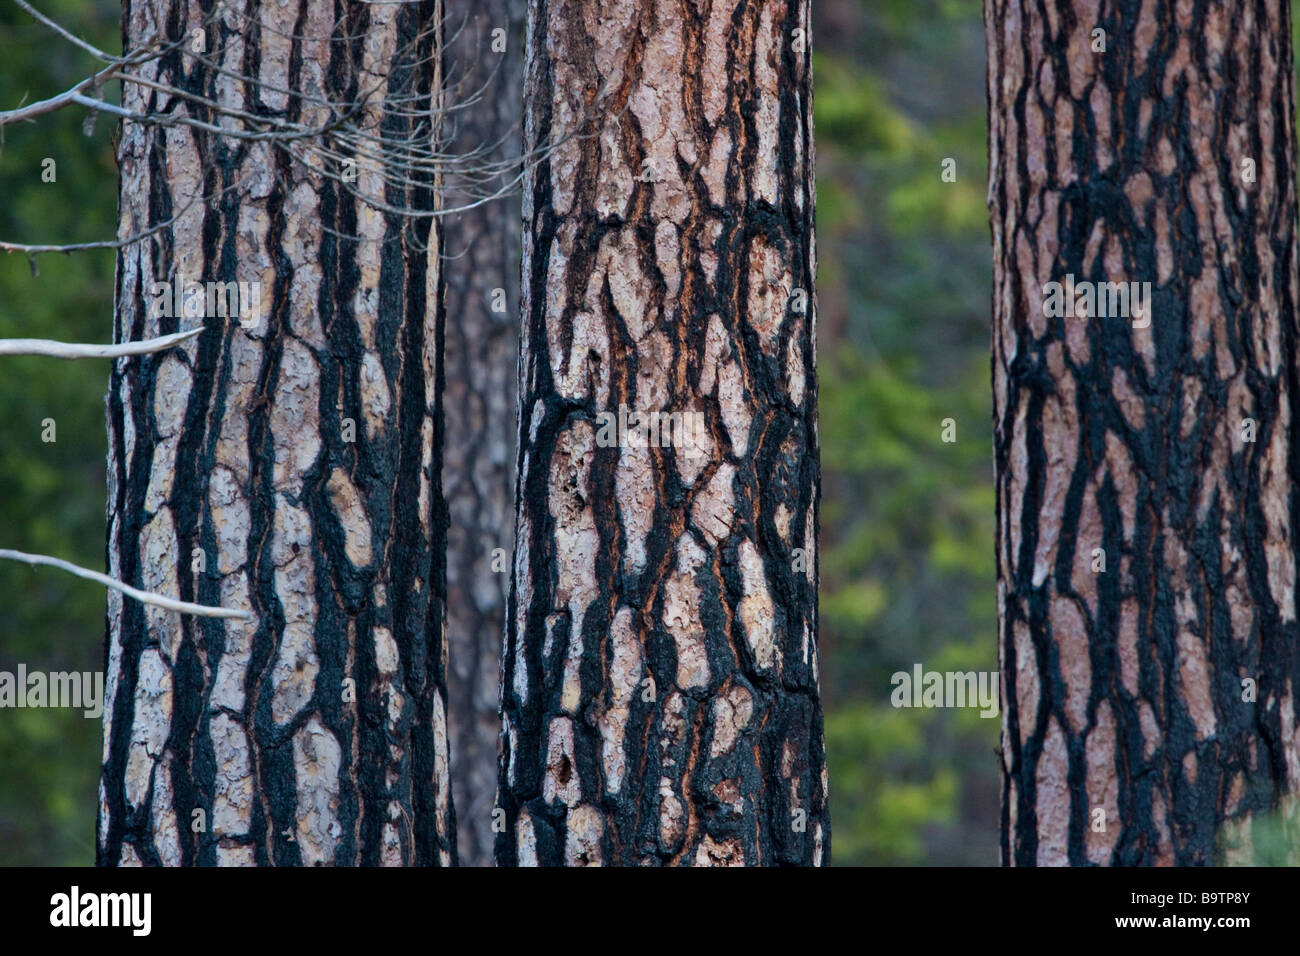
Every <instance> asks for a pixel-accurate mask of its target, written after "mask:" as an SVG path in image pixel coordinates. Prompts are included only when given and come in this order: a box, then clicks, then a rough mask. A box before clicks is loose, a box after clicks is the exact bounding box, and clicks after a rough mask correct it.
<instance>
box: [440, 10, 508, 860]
mask: <svg viewBox="0 0 1300 956" xmlns="http://www.w3.org/2000/svg"><path fill="white" fill-rule="evenodd" d="M523 10H524V3H523V0H452V2H451V3H449V4H448V7H447V26H446V30H447V35H448V41H447V47H446V51H445V61H444V62H445V63H446V68H445V70H444V73H445V76H446V82H447V84H448V86H449V87H451V88H454V89H457V90H458V91H459V93H458V96H457V97H456V98H455V101H454V102H451V103H449V104H448V108H449V111H450V112H449V115H448V117H447V120H446V126H445V128H446V139H447V140H448V141H449V142H450V144H451V151H452V152H453V153H454V154H455V155H457V156H466V155H471V154H475V155H477V156H480V157H481V159H480V160H476V161H475V162H474V164H473V165H474V167H475V168H479V167H481V166H482V160H490V161H494V162H498V163H501V162H509V161H511V160H517V158H518V156H519V145H520V140H519V135H520V132H521V119H522V117H521V109H522V103H521V94H522V92H523V38H524V37H523ZM498 30H500V31H504V34H501V33H497V32H496V31H498ZM475 97H478V102H472V103H470V102H469V101H471V100H473V98H475ZM459 103H468V104H469V105H465V106H464V107H463V108H460V107H458V104H459ZM474 151H479V152H478V153H474ZM516 174H517V171H516V170H514V169H510V170H508V171H507V172H505V173H504V174H502V175H491V176H486V177H485V176H483V175H482V174H478V175H474V174H473V170H471V171H468V172H467V175H465V176H463V177H449V179H448V182H447V192H446V200H445V202H446V206H447V207H448V208H456V207H459V206H464V205H469V204H472V203H474V202H475V201H476V200H478V199H481V198H483V196H484V195H490V194H491V193H492V192H494V191H496V190H498V189H500V188H501V187H502V186H503V185H504V184H506V183H508V182H510V180H512V179H513V177H514V176H515V175H516ZM443 229H444V232H443V247H444V248H445V249H446V251H447V253H446V254H447V266H446V268H445V269H444V270H443V283H444V287H445V291H444V294H443V304H444V308H445V311H446V314H447V315H448V316H450V317H451V321H450V322H447V323H446V339H447V345H446V366H447V383H446V390H445V403H446V418H447V428H446V443H445V446H444V448H443V485H444V488H445V489H446V494H447V507H448V513H449V515H450V519H451V520H450V525H449V527H448V531H447V639H448V643H449V645H450V653H451V670H450V672H449V673H448V675H447V680H448V688H447V694H448V697H449V699H450V707H449V715H448V717H449V724H450V731H451V778H452V793H453V796H454V797H455V802H456V806H457V807H458V808H459V813H458V815H457V816H458V820H457V839H458V842H459V844H460V862H461V864H462V865H468V866H491V865H492V844H493V834H492V808H493V801H494V799H495V796H496V781H497V738H498V737H499V735H500V730H501V716H500V710H499V707H500V679H501V635H502V632H503V630H504V627H505V599H506V582H507V580H508V574H509V569H510V562H509V558H508V555H509V554H510V551H511V548H512V547H513V532H514V515H513V512H512V507H513V502H514V447H515V436H514V426H515V406H514V402H515V380H516V377H517V369H516V362H517V359H518V348H519V336H518V333H517V331H516V329H517V327H518V315H519V311H518V308H519V229H520V227H519V196H518V187H517V185H516V186H514V187H512V189H511V191H510V194H509V195H507V196H504V197H501V198H498V199H494V200H492V201H490V202H486V203H484V204H482V205H479V206H477V207H475V208H472V209H469V210H468V211H466V212H463V213H455V214H452V215H449V216H448V217H447V219H446V220H445V221H444V225H443Z"/></svg>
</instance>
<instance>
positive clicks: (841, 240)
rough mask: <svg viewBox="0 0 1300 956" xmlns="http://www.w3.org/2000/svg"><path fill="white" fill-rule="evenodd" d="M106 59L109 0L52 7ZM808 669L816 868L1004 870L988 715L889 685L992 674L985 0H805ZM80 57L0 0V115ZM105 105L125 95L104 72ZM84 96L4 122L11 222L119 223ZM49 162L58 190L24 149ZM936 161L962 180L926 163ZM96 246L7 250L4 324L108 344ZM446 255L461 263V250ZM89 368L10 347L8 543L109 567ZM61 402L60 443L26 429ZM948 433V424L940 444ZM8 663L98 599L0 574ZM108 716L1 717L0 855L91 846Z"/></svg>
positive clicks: (73, 858)
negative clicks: (811, 246)
mask: <svg viewBox="0 0 1300 956" xmlns="http://www.w3.org/2000/svg"><path fill="white" fill-rule="evenodd" d="M39 7H40V9H42V10H43V11H45V12H47V13H49V14H52V15H53V16H54V17H55V18H56V19H58V20H60V21H61V22H63V23H64V24H66V25H68V26H71V27H72V28H74V29H75V31H76V32H78V33H80V34H81V35H83V36H85V37H87V38H88V39H90V40H91V41H92V42H94V43H96V44H98V45H99V46H101V47H102V48H105V49H109V50H117V49H120V34H119V26H118V24H119V18H120V15H121V9H120V6H119V5H118V3H116V2H113V0H42V2H41V3H40V4H39ZM813 15H814V30H813V37H814V51H815V78H816V80H815V82H816V94H815V98H814V99H815V109H816V124H817V130H816V132H817V159H818V175H817V193H818V208H817V213H818V220H817V221H818V243H817V247H818V258H819V263H820V270H819V275H818V286H817V295H818V302H819V309H820V312H819V315H820V322H819V329H818V336H819V344H818V354H819V359H820V366H821V367H820V374H821V445H822V454H823V490H822V497H823V510H822V532H821V533H822V578H821V582H822V591H821V609H822V628H821V641H822V647H823V652H822V686H823V691H824V696H825V706H826V734H827V744H828V748H829V761H830V780H831V808H832V817H833V824H832V825H833V837H832V840H833V843H832V851H833V862H835V863H837V864H840V865H845V864H949V865H953V864H956V865H963V864H972V865H995V864H996V863H997V826H998V779H997V763H996V760H995V755H994V749H995V747H996V745H997V729H998V720H997V719H981V718H980V717H979V716H978V712H977V711H975V710H973V709H967V710H962V711H944V710H929V711H927V710H911V709H898V710H896V709H894V708H893V707H891V706H890V703H889V695H890V691H891V690H892V688H891V685H890V680H889V678H890V675H891V674H892V673H894V672H895V671H898V670H907V671H910V670H911V668H912V666H913V664H915V663H921V664H923V665H924V666H925V668H926V669H933V670H984V671H991V670H995V669H996V667H997V656H996V633H997V628H996V607H995V599H994V587H993V582H994V566H993V555H994V551H993V540H994V525H993V509H994V497H993V483H992V444H991V440H992V439H991V396H990V389H989V357H988V347H989V339H988V335H989V333H988V316H989V294H990V273H991V265H990V253H989V231H988V221H987V213H986V208H985V203H984V197H985V192H986V176H987V166H986V160H985V85H984V83H985V80H984V43H983V30H982V23H981V6H980V2H979V0H814V3H813ZM91 65H92V64H91V61H90V59H89V58H88V57H85V56H82V55H80V54H78V53H76V52H75V51H74V50H73V48H72V47H71V46H70V45H69V44H67V43H66V42H64V41H61V40H59V39H58V38H57V37H54V36H53V35H52V34H51V33H50V32H49V31H48V30H46V29H45V28H44V27H42V26H40V25H39V24H36V23H34V22H33V21H32V20H31V19H30V18H29V17H28V16H27V15H26V14H24V13H23V12H22V11H21V10H19V9H17V8H16V7H15V6H13V5H10V4H3V5H0V108H12V107H13V106H16V105H18V104H19V103H20V102H24V101H25V102H31V101H33V100H38V99H43V98H45V97H47V96H50V95H53V94H55V93H57V92H60V91H62V90H64V89H66V88H67V87H69V86H71V85H72V84H73V83H75V82H76V81H78V80H80V79H82V78H84V77H85V76H86V75H87V72H88V71H89V70H90V68H91ZM107 95H110V96H113V97H115V96H116V95H117V90H116V88H110V90H108V91H107ZM84 120H85V114H84V112H83V111H80V110H76V111H64V112H59V113H55V114H53V115H50V116H46V117H42V118H41V120H40V121H39V122H38V123H37V124H34V125H27V126H21V127H17V128H15V127H10V128H9V129H7V130H6V131H5V133H6V136H5V140H4V142H3V147H2V150H0V239H4V240H9V241H16V242H25V243H35V242H48V243H66V242H78V241H87V240H101V239H111V238H112V237H113V235H114V229H115V224H114V217H115V214H116V205H117V192H116V169H115V165H114V161H113V146H112V136H113V131H114V129H115V127H116V125H117V124H116V121H115V119H113V118H112V117H104V116H101V117H99V118H98V121H97V122H96V124H95V125H94V128H93V130H91V133H90V135H89V136H87V135H86V134H85V132H84V131H83V121H84ZM45 157H52V158H54V159H55V160H56V161H57V181H56V182H54V183H44V182H42V181H41V162H42V160H43V159H44V158H45ZM946 158H952V159H954V160H956V170H957V181H956V182H955V183H944V182H942V181H941V179H940V172H941V165H942V163H943V161H944V160H945V159H946ZM113 263H114V254H113V253H112V252H111V251H95V252H83V253H78V254H76V255H74V256H62V255H43V256H41V257H39V259H38V260H37V263H36V264H37V266H38V267H39V275H35V274H33V270H32V268H31V265H30V264H29V262H28V260H27V258H26V257H25V256H23V255H21V254H12V255H3V254H0V337H48V338H59V339H64V340H69V341H87V342H106V341H108V340H109V336H110V335H111V316H112V296H113ZM451 267H452V268H454V267H455V266H454V264H453V265H452V266H451ZM108 374H109V367H108V363H107V362H106V361H82V362H76V363H68V362H60V361H58V360H53V359H37V358H5V359H3V361H2V362H0V547H10V548H17V549H20V550H24V551H35V552H43V553H46V554H52V555H56V556H59V557H62V558H65V559H68V560H71V561H74V562H76V563H78V564H82V565H86V566H89V567H93V568H102V567H103V566H104V541H105V533H104V507H105V485H104V467H105V466H104V456H105V448H106V444H105V436H104V404H103V403H104V394H105V390H106V388H107V382H108ZM46 418H53V419H55V421H56V423H57V441H56V442H55V443H53V444H46V443H43V442H42V441H41V431H42V425H41V422H42V420H43V419H46ZM945 418H952V419H954V420H955V421H956V423H957V441H956V442H955V443H953V444H945V443H943V442H942V441H941V440H940V430H941V423H942V421H943V420H944V419H945ZM0 595H3V600H2V601H0V670H9V671H12V670H14V669H15V668H16V666H17V664H18V663H19V662H23V663H26V664H27V666H28V668H29V669H33V670H35V669H40V670H71V669H76V670H83V671H84V670H98V669H101V668H102V667H103V653H104V651H103V635H104V591H103V589H102V588H100V587H98V586H96V585H93V584H91V583H88V582H85V581H80V580H77V579H75V578H72V577H70V576H67V575H64V574H62V573H60V572H57V571H51V570H42V571H39V572H35V571H32V570H31V569H29V568H27V567H25V566H22V565H16V564H12V563H0ZM100 746H101V735H100V725H99V722H98V721H94V720H87V719H85V718H83V717H82V716H81V715H80V712H79V711H71V710H54V709H47V710H26V709H23V710H16V709H6V710H0V864H38V863H40V864H90V863H92V862H93V860H94V827H95V807H96V783H97V777H98V772H99V763H100Z"/></svg>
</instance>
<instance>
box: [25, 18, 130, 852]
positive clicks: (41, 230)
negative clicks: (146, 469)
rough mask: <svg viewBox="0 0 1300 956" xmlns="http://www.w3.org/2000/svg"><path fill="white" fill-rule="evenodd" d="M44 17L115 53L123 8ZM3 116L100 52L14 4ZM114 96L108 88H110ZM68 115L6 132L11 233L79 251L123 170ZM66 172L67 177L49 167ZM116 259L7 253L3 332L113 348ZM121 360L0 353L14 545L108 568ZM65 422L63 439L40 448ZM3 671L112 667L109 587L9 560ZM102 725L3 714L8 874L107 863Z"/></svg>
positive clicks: (110, 229)
mask: <svg viewBox="0 0 1300 956" xmlns="http://www.w3.org/2000/svg"><path fill="white" fill-rule="evenodd" d="M40 8H41V9H42V10H43V11H45V12H47V13H49V14H51V15H52V16H54V17H56V18H58V19H60V20H61V21H62V22H65V23H68V24H72V25H74V26H75V28H76V29H77V30H78V32H80V33H81V34H83V35H85V36H87V37H89V38H91V40H92V41H93V42H96V43H99V44H101V45H103V46H104V47H105V48H107V49H117V48H118V41H117V40H116V37H117V31H118V27H117V22H118V18H119V17H120V7H119V6H118V5H117V4H114V3H107V2H95V3H93V4H92V3H86V2H70V0H59V2H47V3H43V4H41V5H40ZM0 60H2V61H3V63H4V68H3V69H0V108H3V109H10V108H13V107H15V106H17V105H19V104H20V103H23V102H31V101H33V100H39V99H44V98H46V97H48V96H51V95H54V94H56V93H58V92H60V91H61V90H63V89H66V88H67V87H68V86H70V85H72V84H73V83H75V82H76V81H77V80H79V79H81V78H84V77H85V76H86V75H87V73H88V72H89V71H90V70H91V69H93V61H92V60H91V58H90V57H89V56H86V55H83V54H80V53H77V52H75V51H73V49H72V47H71V46H70V45H69V44H68V43H67V42H66V41H64V40H62V39H60V38H58V37H57V36H55V35H54V34H53V33H51V32H50V31H49V30H48V29H47V28H45V27H43V26H41V25H39V24H37V23H35V22H34V21H33V20H32V19H31V18H30V17H29V16H28V15H27V14H26V13H23V12H22V11H21V10H19V9H18V8H17V7H15V6H13V5H12V4H5V5H3V6H0ZM105 92H106V95H107V94H108V93H109V91H105ZM84 118H85V113H84V111H82V110H72V111H65V112H61V113H55V114H51V115H47V116H44V117H41V118H40V119H39V120H38V121H37V122H35V123H33V124H29V125H26V124H25V125H21V126H16V127H9V128H7V129H5V130H4V131H3V132H4V139H3V146H2V147H0V196H3V202H0V238H2V239H5V240H7V241H12V242H26V243H66V242H78V241H85V240H100V239H111V238H113V236H114V234H115V232H116V223H115V214H116V176H117V173H116V167H115V164H114V161H113V153H112V144H111V132H112V128H113V127H114V126H115V125H116V124H115V123H114V122H113V121H111V120H106V119H105V118H103V117H101V118H100V119H99V121H98V124H97V125H96V128H95V130H94V131H93V135H92V136H91V137H89V138H88V137H87V136H86V135H85V134H84V133H83V131H82V122H83V120H84ZM46 157H49V158H52V159H54V160H55V162H56V166H55V174H56V179H55V181H54V182H43V181H42V179H41V173H42V161H43V160H44V159H45V158H46ZM113 259H114V257H113V253H112V252H108V251H97V252H90V253H78V254H76V255H74V256H62V255H43V256H41V257H39V258H38V259H37V260H36V265H37V268H38V269H39V275H34V274H33V271H32V267H31V264H30V263H29V261H28V259H27V258H26V257H25V256H23V255H22V254H19V253H14V254H9V255H3V254H0V337H5V338H10V337H15V338H18V337H21V338H56V339H62V340H66V341H81V342H107V341H109V340H110V339H111V337H112V315H113ZM108 372H109V367H108V363H107V362H61V361H59V360H56V359H48V358H13V357H9V358H3V359H0V547H9V548H17V549H19V550H24V551H36V552H44V553H47V554H52V555H55V556H58V557H61V558H65V559H67V560H70V561H74V562H76V563H78V564H83V565H87V566H89V567H102V566H103V562H104V454H105V438H104V393H105V390H106V387H107V382H108ZM47 418H52V419H54V422H55V428H56V439H57V440H56V441H55V442H53V443H46V442H43V441H42V440H41V437H42V430H43V426H42V422H43V421H44V420H45V419H47ZM0 594H2V595H4V611H3V612H2V613H0V670H7V671H13V670H15V668H16V667H17V665H18V664H19V663H20V662H21V663H25V664H27V666H28V668H29V669H32V670H37V669H39V670H74V669H75V670H79V671H87V670H102V668H103V664H104V661H103V633H104V591H103V589H102V588H100V587H98V586H96V585H94V584H90V583H88V582H85V581H80V580H77V579H75V578H72V577H69V576H67V575H63V574H61V573H60V572H58V571H51V570H48V569H45V570H40V571H33V570H32V569H30V568H28V567H26V566H24V565H18V564H13V563H11V562H0ZM100 746H101V732H100V723H99V721H97V720H88V719H86V718H84V717H82V716H81V713H80V711H70V710H55V709H43V710H15V709H5V710H0V864H88V863H91V862H93V860H94V834H95V807H96V805H97V800H96V796H95V787H96V781H97V776H98V770H99V752H100Z"/></svg>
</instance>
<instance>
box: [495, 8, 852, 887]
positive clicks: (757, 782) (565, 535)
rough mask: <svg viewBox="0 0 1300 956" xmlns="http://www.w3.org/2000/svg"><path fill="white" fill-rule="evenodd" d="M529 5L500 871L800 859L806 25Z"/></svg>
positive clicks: (808, 545) (764, 17)
mask: <svg viewBox="0 0 1300 956" xmlns="http://www.w3.org/2000/svg"><path fill="white" fill-rule="evenodd" d="M530 6H531V14H530V23H529V42H528V54H527V60H526V72H525V94H524V97H525V134H524V139H525V143H526V144H527V145H528V146H530V147H534V148H535V147H537V146H540V145H541V144H543V143H545V142H546V141H547V140H548V138H549V139H550V140H551V141H559V140H564V141H563V142H562V143H560V145H558V148H556V149H555V151H554V152H553V153H551V154H550V155H549V157H548V158H547V160H546V161H545V162H543V163H541V164H540V165H538V166H536V167H534V169H533V170H532V173H531V175H530V177H529V180H528V182H527V184H526V186H525V192H524V223H525V229H524V253H523V255H524V272H523V286H522V303H523V305H522V307H523V316H524V319H523V329H522V334H523V342H522V345H521V364H520V374H521V380H520V405H519V413H520V420H519V441H520V450H519V492H518V505H517V516H516V526H515V531H516V537H515V540H516V544H515V558H514V578H513V583H512V590H511V597H510V606H509V611H508V617H507V639H506V646H505V650H504V655H505V658H504V667H503V690H502V695H503V711H504V717H503V720H504V739H503V751H504V753H503V763H502V769H501V780H500V789H499V796H498V800H499V808H500V809H501V810H502V811H504V812H503V813H502V814H501V815H500V818H501V819H500V822H501V824H502V827H499V829H501V832H500V834H499V836H498V843H497V855H498V862H499V863H501V864H515V863H518V864H533V863H538V864H543V865H545V864H558V863H565V864H594V863H605V864H645V865H656V864H673V865H676V864H700V865H732V866H735V865H772V864H816V863H821V862H823V861H824V860H825V858H826V855H827V850H828V846H829V835H830V832H829V818H828V815H827V804H826V776H825V756H824V745H823V735H822V714H821V705H820V701H819V697H818V685H817V588H816V584H817V576H816V567H817V562H816V551H815V542H816V533H817V499H818V473H819V469H818V451H817V434H816V407H817V404H816V403H817V386H816V377H815V360H814V345H813V342H814V321H813V316H814V311H813V301H812V281H813V275H814V249H813V200H814V193H813V152H812V146H813V132H812V125H811V106H812V104H811V93H812V77H811V69H810V60H811V57H810V33H809V29H810V21H809V5H808V2H807V0H790V2H787V0H739V2H737V0H714V2H712V3H709V4H704V3H698V4H682V3H677V2H669V0H653V2H646V3H628V2H613V0H607V2H594V0H588V2H577V0H567V2H566V0H534V2H532V3H531V5H530ZM588 120H590V121H591V122H590V123H589V125H588V126H587V127H586V128H585V132H586V133H587V134H589V135H585V136H581V137H576V136H571V134H574V133H577V132H579V131H584V128H583V124H584V122H585V121H588ZM590 134H594V135H590ZM565 137H570V138H567V139H565ZM652 413H661V414H663V415H678V416H680V417H679V418H677V419H676V424H675V425H674V426H673V427H671V428H670V426H669V423H667V422H664V423H656V422H655V421H654V419H653V418H652V417H651V416H652ZM638 415H644V416H645V417H644V419H639V418H637V417H636V416H638ZM693 416H699V418H698V419H696V418H694V417H693ZM697 422H698V423H699V426H700V427H699V430H698V432H695V431H694V430H693V428H692V426H693V425H694V424H696V423H697ZM625 425H626V426H630V427H624V426H625ZM620 432H622V433H623V434H620Z"/></svg>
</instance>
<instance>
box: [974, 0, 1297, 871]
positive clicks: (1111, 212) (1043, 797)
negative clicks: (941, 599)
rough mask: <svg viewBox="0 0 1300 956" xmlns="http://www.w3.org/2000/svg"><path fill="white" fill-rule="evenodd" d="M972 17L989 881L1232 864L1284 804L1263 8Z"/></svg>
mask: <svg viewBox="0 0 1300 956" xmlns="http://www.w3.org/2000/svg"><path fill="white" fill-rule="evenodd" d="M985 14H986V19H987V24H988V50H989V72H988V91H989V104H990V150H991V164H990V165H991V168H990V189H989V202H990V210H991V213H992V224H993V244H994V268H995V279H994V295H993V304H994V332H993V384H994V405H995V422H996V443H995V447H996V461H997V488H998V580H999V584H998V587H999V605H1000V612H1001V633H1000V650H1001V659H1002V671H1003V692H1004V694H1005V698H1006V700H1005V707H1004V711H1003V740H1002V759H1003V765H1004V770H1005V776H1004V782H1003V837H1002V856H1003V860H1004V862H1007V863H1016V864H1035V863H1037V864H1040V865H1041V864H1053V865H1054V864H1066V863H1069V864H1084V863H1097V864H1120V865H1133V864H1180V865H1185V864H1206V863H1211V862H1215V861H1217V860H1219V859H1224V858H1226V859H1227V860H1229V861H1234V862H1240V861H1246V860H1250V859H1252V858H1253V857H1254V855H1255V854H1256V853H1257V852H1259V851H1261V846H1259V845H1258V842H1259V841H1257V840H1256V839H1255V836H1254V835H1253V834H1252V832H1251V828H1250V826H1249V825H1248V824H1249V823H1250V822H1251V821H1252V820H1254V819H1255V818H1256V817H1258V816H1259V815H1261V814H1263V813H1265V812H1266V811H1269V810H1272V809H1275V808H1277V807H1278V806H1279V805H1280V804H1281V803H1282V802H1283V799H1284V796H1285V795H1286V794H1288V793H1289V792H1293V791H1294V789H1295V787H1296V786H1297V784H1300V757H1298V754H1300V750H1298V748H1297V741H1298V738H1297V736H1296V733H1297V730H1296V727H1297V720H1296V718H1297V706H1298V702H1297V699H1296V696H1295V693H1294V688H1295V686H1296V684H1297V679H1298V678H1300V667H1298V665H1300V658H1298V657H1297V655H1296V639H1297V626H1296V607H1295V587H1296V559H1295V533H1296V529H1297V517H1300V512H1298V510H1297V509H1298V508H1300V498H1297V491H1296V478H1297V467H1296V463H1295V455H1296V451H1295V448H1294V446H1293V436H1294V434H1295V426H1294V421H1293V415H1294V414H1295V412H1294V410H1293V409H1294V407H1295V406H1296V404H1297V400H1298V399H1300V393H1298V391H1297V384H1296V383H1297V377H1296V371H1297V367H1296V362H1297V354H1298V352H1297V345H1298V343H1297V324H1296V318H1297V316H1296V295H1297V260H1296V253H1297V250H1296V193H1295V176H1296V167H1295V114H1294V109H1293V89H1292V87H1293V79H1292V57H1291V23H1290V17H1289V10H1288V4H1287V3H1285V2H1283V0H1258V2H1238V0H1216V2H1212V3H1208V4H1203V5H1200V6H1198V7H1196V8H1195V9H1193V8H1191V7H1187V6H1174V5H1153V4H1147V5H1144V6H1143V7H1142V8H1141V10H1140V11H1138V10H1136V9H1135V8H1134V9H1133V10H1132V11H1131V12H1130V11H1129V8H1127V7H1126V8H1123V9H1121V8H1117V7H1115V6H1114V5H1103V6H1101V7H1088V6H1086V5H1082V4H1073V3H1065V2H1049V3H1047V4H1030V3H1024V2H1022V0H989V2H988V3H987V4H986V7H985ZM1067 276H1073V277H1074V278H1075V280H1077V281H1078V282H1080V283H1082V282H1085V281H1088V282H1124V283H1128V282H1137V283H1143V282H1146V283H1150V285H1151V289H1152V290H1153V293H1152V301H1151V304H1150V309H1149V314H1148V315H1146V316H1145V317H1119V318H1115V317H1110V318H1104V317H1095V313H1094V317H1088V318H1082V317H1081V318H1071V317H1068V316H1067V317H1051V315H1050V313H1051V311H1052V310H1051V307H1050V304H1045V301H1044V300H1045V293H1049V291H1050V290H1048V289H1047V288H1046V286H1047V284H1048V283H1051V282H1064V281H1066V277H1067ZM1081 301H1082V300H1081ZM1112 314H1113V313H1112ZM1144 325H1145V327H1143V326H1144ZM1224 821H1235V825H1234V826H1232V827H1229V828H1226V829H1225V828H1223V827H1222V824H1223V823H1224Z"/></svg>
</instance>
